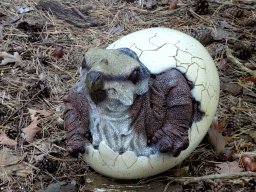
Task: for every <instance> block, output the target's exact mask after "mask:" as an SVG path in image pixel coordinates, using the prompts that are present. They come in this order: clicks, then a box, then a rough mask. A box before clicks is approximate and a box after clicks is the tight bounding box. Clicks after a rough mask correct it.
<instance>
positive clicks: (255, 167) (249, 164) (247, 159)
mask: <svg viewBox="0 0 256 192" xmlns="http://www.w3.org/2000/svg"><path fill="white" fill-rule="evenodd" d="M241 161H242V164H243V165H244V166H245V168H246V169H247V170H249V171H252V172H256V161H255V159H254V158H253V157H252V156H250V155H243V156H242V157H241Z"/></svg>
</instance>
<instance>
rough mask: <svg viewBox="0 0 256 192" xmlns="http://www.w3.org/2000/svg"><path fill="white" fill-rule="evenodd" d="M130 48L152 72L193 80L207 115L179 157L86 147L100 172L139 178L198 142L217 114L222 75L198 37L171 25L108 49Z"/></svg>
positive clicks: (166, 164) (167, 166) (171, 163)
mask: <svg viewBox="0 0 256 192" xmlns="http://www.w3.org/2000/svg"><path fill="white" fill-rule="evenodd" d="M122 47H128V48H130V49H131V50H133V51H135V52H136V53H137V55H138V57H139V59H140V61H141V62H142V63H143V64H144V65H146V66H147V67H148V69H149V70H150V71H151V73H153V74H159V73H161V72H163V71H165V70H167V69H170V68H177V69H179V70H180V71H181V72H182V73H185V76H186V78H187V79H188V80H190V81H192V82H193V83H194V85H195V86H194V88H193V89H192V91H191V92H192V95H193V96H194V98H195V99H196V100H197V101H200V103H201V105H200V109H201V110H202V111H204V112H205V116H204V117H203V119H202V120H201V121H199V122H193V124H192V126H191V128H190V130H189V141H190V144H189V147H188V148H187V149H186V150H184V151H182V152H181V154H180V155H179V156H178V157H172V156H171V155H169V154H162V153H159V152H158V153H157V154H154V155H150V156H149V157H146V156H140V157H137V156H136V155H135V154H134V153H133V152H132V151H127V152H125V153H123V154H122V155H118V154H117V153H115V152H114V151H113V150H112V149H110V148H109V147H108V146H107V145H105V144H104V142H101V143H100V146H99V150H95V149H94V148H93V147H92V145H89V146H87V152H86V153H85V155H84V159H85V161H86V162H87V163H88V164H89V165H90V166H91V167H92V168H93V169H95V170H96V171H97V172H99V173H101V174H103V175H107V176H110V177H114V178H119V179H139V178H143V177H148V176H152V175H156V174H158V173H161V172H163V171H166V170H168V169H170V168H172V167H174V166H176V165H177V164H179V163H180V162H182V161H183V160H184V159H185V158H186V157H188V155H189V154H190V153H191V152H192V151H193V150H194V149H195V148H196V147H197V146H198V145H199V143H200V142H201V140H202V139H203V137H204V136H205V134H206V133H207V131H208V129H209V127H210V124H211V122H212V120H213V117H214V115H215V112H216V109H217V105H218V100H219V90H220V87H219V77H218V72H217V70H216V67H215V64H214V62H213V60H212V58H211V56H210V55H209V53H208V51H207V50H206V49H205V48H204V47H203V45H201V44H200V43H199V42H198V41H197V40H196V39H194V38H192V37H190V36H189V35H186V34H184V33H182V32H179V31H176V30H172V29H168V28H149V29H144V30H141V31H137V32H135V33H132V34H129V35H127V36H125V37H122V38H121V39H119V40H117V41H116V42H114V43H113V44H111V45H109V46H108V47H107V49H118V48H122Z"/></svg>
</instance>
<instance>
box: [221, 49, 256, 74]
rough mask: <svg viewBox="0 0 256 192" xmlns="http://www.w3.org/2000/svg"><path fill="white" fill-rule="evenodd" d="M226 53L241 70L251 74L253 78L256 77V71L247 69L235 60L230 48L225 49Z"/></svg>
mask: <svg viewBox="0 0 256 192" xmlns="http://www.w3.org/2000/svg"><path fill="white" fill-rule="evenodd" d="M225 51H226V55H227V58H228V59H229V60H230V61H231V62H232V63H234V64H235V65H237V66H238V67H239V68H240V69H242V70H244V71H245V72H247V73H250V75H252V76H256V70H251V69H249V68H247V67H245V66H244V65H243V64H242V63H241V62H240V61H239V60H238V59H237V58H235V57H234V56H233V55H232V53H231V50H230V49H229V48H228V46H226V47H225Z"/></svg>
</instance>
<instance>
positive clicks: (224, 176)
mask: <svg viewBox="0 0 256 192" xmlns="http://www.w3.org/2000/svg"><path fill="white" fill-rule="evenodd" d="M240 177H256V173H255V172H241V173H233V174H214V175H205V176H202V177H167V178H168V179H170V180H172V181H178V182H183V183H184V185H187V184H189V183H196V182H198V181H201V180H211V179H237V178H240Z"/></svg>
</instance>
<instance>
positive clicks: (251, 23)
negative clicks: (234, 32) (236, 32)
mask: <svg viewBox="0 0 256 192" xmlns="http://www.w3.org/2000/svg"><path fill="white" fill-rule="evenodd" d="M241 25H243V26H245V27H246V26H248V27H253V26H255V25H256V19H254V18H253V17H249V18H247V19H245V20H244V21H242V22H241Z"/></svg>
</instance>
